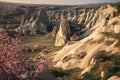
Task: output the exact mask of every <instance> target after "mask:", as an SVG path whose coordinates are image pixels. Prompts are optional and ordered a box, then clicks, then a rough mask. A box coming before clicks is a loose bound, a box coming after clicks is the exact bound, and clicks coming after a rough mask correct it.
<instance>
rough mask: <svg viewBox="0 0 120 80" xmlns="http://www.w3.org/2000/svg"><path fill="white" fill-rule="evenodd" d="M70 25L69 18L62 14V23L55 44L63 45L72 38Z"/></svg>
mask: <svg viewBox="0 0 120 80" xmlns="http://www.w3.org/2000/svg"><path fill="white" fill-rule="evenodd" d="M70 32H71V31H70V26H69V24H68V21H67V19H66V18H65V17H64V16H63V14H62V15H61V23H60V27H59V30H58V32H57V35H56V40H55V46H63V45H65V43H66V41H67V40H69V38H70Z"/></svg>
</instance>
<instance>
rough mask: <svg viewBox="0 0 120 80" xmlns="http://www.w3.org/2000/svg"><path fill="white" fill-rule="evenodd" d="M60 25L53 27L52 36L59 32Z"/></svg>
mask: <svg viewBox="0 0 120 80" xmlns="http://www.w3.org/2000/svg"><path fill="white" fill-rule="evenodd" d="M58 29H59V28H58V27H57V26H55V27H54V28H53V30H52V32H51V34H52V36H56V34H57V32H58Z"/></svg>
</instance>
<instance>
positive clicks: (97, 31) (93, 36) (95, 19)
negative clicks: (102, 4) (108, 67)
mask: <svg viewBox="0 0 120 80" xmlns="http://www.w3.org/2000/svg"><path fill="white" fill-rule="evenodd" d="M93 11H94V10H92V11H91V12H93ZM114 12H116V8H114V7H111V6H107V8H105V9H101V8H100V9H98V10H97V11H95V12H94V13H93V14H90V12H89V11H88V12H87V13H85V12H84V13H83V14H81V15H80V18H79V24H82V25H83V26H84V28H85V29H86V28H87V29H86V32H85V33H83V34H82V35H80V38H82V40H80V41H79V42H77V43H75V44H72V45H66V46H65V47H63V49H62V50H60V51H58V52H56V55H55V57H54V60H53V62H56V64H55V65H54V66H55V67H62V68H63V69H65V70H66V69H72V68H76V67H78V68H81V69H83V72H82V74H84V73H85V72H88V71H90V70H91V68H92V67H93V66H94V64H95V62H96V60H95V58H94V57H95V56H96V55H97V53H99V52H100V51H102V50H104V51H106V52H111V53H117V52H119V49H118V48H116V47H115V43H116V42H117V40H115V39H113V38H106V37H105V35H103V34H102V33H101V30H102V28H103V27H104V26H107V27H109V29H110V30H112V32H113V33H119V29H120V26H119V18H116V19H117V20H115V19H114V18H115V17H114V18H112V17H108V15H110V16H111V13H114ZM89 15H90V16H89ZM106 16H107V18H108V19H107V20H106ZM116 17H118V16H116ZM86 19H87V20H86ZM113 19H114V20H113ZM116 21H117V22H116ZM111 24H114V25H111ZM86 26H88V27H86ZM110 27H111V28H110ZM61 28H62V25H61V26H60V28H59V31H58V33H57V36H56V39H57V41H56V43H58V42H59V41H60V39H61V38H60V34H63V33H62V30H61ZM107 29H108V28H106V29H105V31H104V32H106V31H107ZM67 30H68V29H67ZM86 36H87V37H86ZM62 37H63V35H62ZM64 40H65V39H64ZM62 41H63V39H62ZM108 41H110V42H111V41H112V43H110V44H106V43H107V42H108ZM63 43H65V42H63ZM63 43H62V45H63ZM58 45H60V44H58ZM83 53H85V54H84V56H83V57H81V56H79V55H81V54H83ZM82 74H81V75H82Z"/></svg>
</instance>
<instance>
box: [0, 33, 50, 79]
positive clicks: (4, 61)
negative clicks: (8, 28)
mask: <svg viewBox="0 0 120 80" xmlns="http://www.w3.org/2000/svg"><path fill="white" fill-rule="evenodd" d="M25 51H26V46H25V45H24V44H23V43H22V42H21V40H20V38H18V37H16V38H12V37H10V36H8V35H7V33H5V32H3V33H0V80H38V79H43V80H48V79H47V78H49V80H50V76H49V75H47V74H48V72H49V71H48V69H49V67H50V61H49V60H48V59H47V57H45V55H44V54H42V56H43V58H42V60H38V59H36V58H35V59H29V58H27V57H26V56H25V55H24V52H25ZM44 76H45V77H44ZM44 78H46V79H44Z"/></svg>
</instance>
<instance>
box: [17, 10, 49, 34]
mask: <svg viewBox="0 0 120 80" xmlns="http://www.w3.org/2000/svg"><path fill="white" fill-rule="evenodd" d="M26 16H28V15H27V13H26V15H24V16H22V19H21V25H20V26H19V27H18V30H17V31H18V33H19V34H20V35H36V34H40V33H46V32H47V25H48V18H47V14H46V11H45V10H43V9H42V10H41V11H40V12H38V16H37V17H36V18H35V19H34V18H33V16H31V18H29V17H26Z"/></svg>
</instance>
